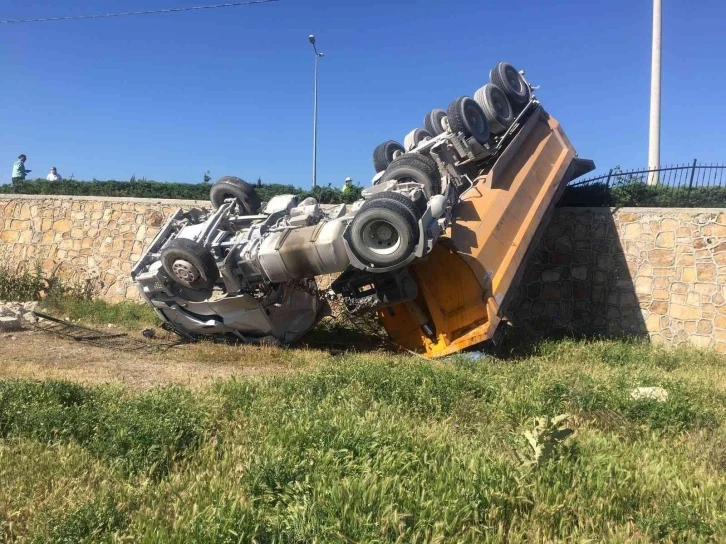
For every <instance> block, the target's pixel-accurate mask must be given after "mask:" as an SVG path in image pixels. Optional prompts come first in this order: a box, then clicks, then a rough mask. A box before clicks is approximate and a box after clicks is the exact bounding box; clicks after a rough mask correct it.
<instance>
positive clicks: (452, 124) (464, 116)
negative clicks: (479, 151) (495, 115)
mask: <svg viewBox="0 0 726 544" xmlns="http://www.w3.org/2000/svg"><path fill="white" fill-rule="evenodd" d="M446 118H447V120H448V123H449V128H450V129H451V131H452V132H453V133H454V134H456V133H458V132H462V133H463V134H464V136H466V137H467V138H468V137H472V138H474V139H475V140H476V141H477V142H479V143H480V144H482V145H484V144H485V143H487V142H488V141H489V123H488V122H487V118H486V115H485V114H484V111H483V110H482V109H481V106H480V105H479V104H477V103H476V101H475V100H474V99H473V98H470V97H468V96H462V97H461V98H457V99H456V100H454V101H453V102H452V103H451V104H449V109H448V110H447V112H446Z"/></svg>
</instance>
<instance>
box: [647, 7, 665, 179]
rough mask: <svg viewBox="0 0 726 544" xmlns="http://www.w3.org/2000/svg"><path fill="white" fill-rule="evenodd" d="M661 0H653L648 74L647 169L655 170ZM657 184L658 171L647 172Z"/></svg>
mask: <svg viewBox="0 0 726 544" xmlns="http://www.w3.org/2000/svg"><path fill="white" fill-rule="evenodd" d="M662 11H663V9H662V4H661V0H653V53H652V65H651V74H650V142H649V145H648V169H649V170H657V169H658V167H659V165H660V83H661V75H660V68H661V50H662V44H661V37H662V31H661V15H662ZM657 184H658V172H657V171H656V172H650V173H649V174H648V185H657Z"/></svg>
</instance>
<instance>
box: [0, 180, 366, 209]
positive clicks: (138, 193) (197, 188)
mask: <svg viewBox="0 0 726 544" xmlns="http://www.w3.org/2000/svg"><path fill="white" fill-rule="evenodd" d="M209 187H210V186H209V184H208V183H166V182H158V181H146V180H142V181H115V180H108V181H99V180H96V179H94V180H93V181H78V180H68V179H64V180H63V181H54V182H50V181H45V180H43V179H36V180H27V181H24V182H22V183H21V184H20V193H21V194H27V195H68V196H101V197H103V196H107V197H133V198H164V199H175V200H209ZM255 190H256V191H257V193H258V194H259V196H260V198H261V199H262V200H263V201H266V200H270V199H271V198H272V197H273V196H276V195H284V194H292V195H298V196H299V197H300V198H301V199H303V198H305V197H308V196H313V197H315V198H316V199H317V200H318V201H319V202H320V203H322V204H339V203H342V202H345V203H348V204H350V203H353V202H355V200H357V199H358V198H360V194H361V191H362V190H363V188H362V187H358V186H355V187H353V190H351V191H348V192H346V193H343V192H342V191H341V190H340V189H338V188H337V187H332V186H331V185H330V184H328V185H326V186H318V187H315V188H314V189H312V190H310V191H307V190H304V189H300V188H299V187H295V186H293V185H285V184H281V183H267V184H263V185H261V186H256V187H255ZM12 192H13V188H12V186H11V185H0V194H2V193H5V194H8V193H12Z"/></svg>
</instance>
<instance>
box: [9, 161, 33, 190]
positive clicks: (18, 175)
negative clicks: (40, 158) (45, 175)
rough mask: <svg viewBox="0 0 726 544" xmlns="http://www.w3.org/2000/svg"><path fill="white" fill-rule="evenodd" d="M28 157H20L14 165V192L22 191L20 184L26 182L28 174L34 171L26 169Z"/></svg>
mask: <svg viewBox="0 0 726 544" xmlns="http://www.w3.org/2000/svg"><path fill="white" fill-rule="evenodd" d="M26 159H27V157H26V156H25V155H20V156H19V157H18V160H17V161H15V163H14V164H13V178H12V180H13V192H14V193H17V192H18V191H19V190H20V183H21V182H22V181H25V176H27V175H28V173H30V172H32V170H27V169H26V168H25V161H26Z"/></svg>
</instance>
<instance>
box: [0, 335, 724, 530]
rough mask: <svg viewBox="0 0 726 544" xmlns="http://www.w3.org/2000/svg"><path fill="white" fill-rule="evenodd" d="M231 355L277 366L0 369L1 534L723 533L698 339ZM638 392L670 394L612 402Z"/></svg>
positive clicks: (715, 419) (720, 366) (713, 430)
mask: <svg viewBox="0 0 726 544" xmlns="http://www.w3.org/2000/svg"><path fill="white" fill-rule="evenodd" d="M2 341H3V340H1V339H0V342H2ZM229 349H232V348H224V349H222V348H220V351H218V352H215V351H214V350H211V351H209V352H208V353H209V354H210V357H211V356H213V355H214V353H217V354H218V356H220V357H229V355H230V354H229V352H228V351H227V350H229ZM244 353H245V356H246V357H249V358H250V359H261V358H263V359H275V358H278V359H285V360H286V361H287V365H288V370H287V371H286V372H284V373H280V374H278V375H273V376H267V377H258V378H245V379H239V378H237V379H229V378H227V379H223V380H218V381H216V382H214V383H213V385H211V386H210V385H205V386H204V387H201V388H194V387H190V388H186V387H179V386H170V387H163V388H151V389H130V388H126V387H124V386H119V385H114V386H109V385H106V386H103V385H101V386H88V385H81V384H78V383H74V382H70V381H68V382H63V381H49V380H46V381H28V380H7V379H6V380H3V381H0V483H1V485H0V540H5V541H19V542H25V541H28V542H69V543H70V542H73V543H75V542H83V541H93V542H96V541H103V542H105V541H109V542H110V541H116V542H253V541H256V542H489V541H491V542H521V541H524V540H528V541H532V542H550V541H557V540H568V541H577V542H583V541H590V542H603V541H608V542H648V541H656V540H664V541H673V542H718V541H724V539H726V430H724V426H725V424H726V364H725V361H724V359H723V358H721V357H719V356H717V355H715V354H708V353H700V352H697V351H674V352H666V351H662V350H660V349H656V348H652V347H650V346H648V345H644V344H637V343H627V342H591V343H579V342H568V341H563V342H557V343H550V344H543V345H540V346H539V347H538V348H536V349H534V350H533V351H532V353H531V354H529V355H521V356H518V357H516V358H508V359H492V358H487V359H480V360H478V361H471V360H467V359H465V358H463V357H461V358H454V359H451V360H449V361H446V362H426V361H423V360H421V359H418V358H413V357H404V356H396V355H391V354H387V353H371V354H358V355H355V354H348V355H341V356H330V355H328V354H326V353H323V352H314V351H309V350H271V349H270V348H265V349H263V350H261V351H259V352H256V351H255V350H254V349H250V348H245V351H244ZM209 363H210V364H214V363H213V361H210V362H209ZM169 364H170V365H171V364H173V363H171V362H170V363H169ZM256 364H258V365H259V364H264V363H263V362H262V363H261V362H260V361H259V360H258V361H257V362H256ZM637 386H660V387H664V388H665V389H666V390H667V391H668V392H669V399H668V401H667V402H664V403H660V402H657V401H655V400H640V401H633V400H630V392H631V390H632V389H633V388H634V387H637ZM560 414H572V415H573V417H572V418H571V419H570V420H568V425H569V427H570V428H571V429H573V430H574V431H575V432H574V434H573V435H572V436H570V437H569V438H567V439H565V440H564V441H563V442H561V443H559V444H558V445H557V446H556V448H555V449H554V454H553V456H552V458H551V459H549V460H547V461H545V462H541V463H536V462H532V459H533V458H532V451H533V450H532V448H531V447H530V446H529V445H528V443H527V440H526V439H525V435H524V432H525V431H527V430H531V429H533V428H534V421H535V418H537V417H541V416H547V417H553V416H557V415H560Z"/></svg>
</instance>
